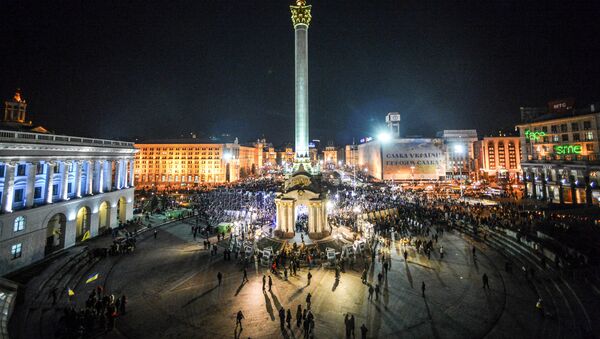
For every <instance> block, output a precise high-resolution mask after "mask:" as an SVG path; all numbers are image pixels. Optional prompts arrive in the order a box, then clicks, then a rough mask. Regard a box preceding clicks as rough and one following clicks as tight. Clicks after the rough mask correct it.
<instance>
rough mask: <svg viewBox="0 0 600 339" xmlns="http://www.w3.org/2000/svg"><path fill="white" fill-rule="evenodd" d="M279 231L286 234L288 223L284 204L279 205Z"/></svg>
mask: <svg viewBox="0 0 600 339" xmlns="http://www.w3.org/2000/svg"><path fill="white" fill-rule="evenodd" d="M281 207H282V210H281V214H282V215H281V217H282V218H281V231H282V232H287V223H288V217H287V215H288V211H287V203H286V202H282V203H281Z"/></svg>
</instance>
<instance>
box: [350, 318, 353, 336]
mask: <svg viewBox="0 0 600 339" xmlns="http://www.w3.org/2000/svg"><path fill="white" fill-rule="evenodd" d="M350 336H351V337H352V338H354V314H352V315H351V316H350Z"/></svg>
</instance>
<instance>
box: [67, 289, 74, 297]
mask: <svg viewBox="0 0 600 339" xmlns="http://www.w3.org/2000/svg"><path fill="white" fill-rule="evenodd" d="M67 294H68V295H69V297H72V296H74V295H75V292H74V291H73V290H72V289H70V288H68V287H67Z"/></svg>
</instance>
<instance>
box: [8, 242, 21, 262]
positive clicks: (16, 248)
mask: <svg viewBox="0 0 600 339" xmlns="http://www.w3.org/2000/svg"><path fill="white" fill-rule="evenodd" d="M21 248H22V244H21V243H18V244H14V245H12V246H11V248H10V254H11V255H12V258H13V259H17V258H20V257H21V254H22V251H21Z"/></svg>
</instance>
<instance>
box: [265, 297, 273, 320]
mask: <svg viewBox="0 0 600 339" xmlns="http://www.w3.org/2000/svg"><path fill="white" fill-rule="evenodd" d="M263 295H264V296H265V306H266V307H267V313H269V316H271V321H273V320H275V315H274V314H273V306H271V299H269V296H268V295H267V292H265V291H263Z"/></svg>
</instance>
